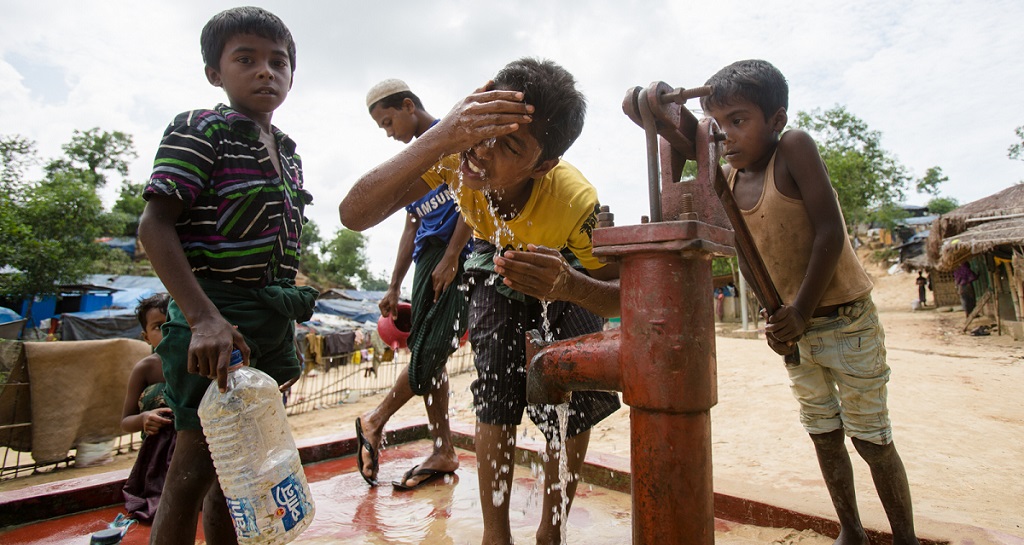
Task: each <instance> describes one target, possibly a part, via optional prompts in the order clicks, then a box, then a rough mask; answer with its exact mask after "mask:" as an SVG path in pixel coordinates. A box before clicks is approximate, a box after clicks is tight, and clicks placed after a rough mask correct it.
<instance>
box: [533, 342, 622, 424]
mask: <svg viewBox="0 0 1024 545" xmlns="http://www.w3.org/2000/svg"><path fill="white" fill-rule="evenodd" d="M620 337H621V333H620V331H619V330H617V329H613V330H609V331H601V332H598V333H591V334H590V335H584V336H582V337H573V338H572V339H568V340H564V341H558V342H555V343H546V342H544V341H543V337H541V334H540V332H539V331H537V330H531V331H528V332H527V333H526V339H527V345H526V358H527V361H528V362H529V364H528V365H529V367H528V368H527V370H526V399H527V401H529V402H530V403H544V404H551V405H556V404H560V403H567V402H568V401H569V392H572V391H574V390H602V391H616V392H618V391H622V373H621V371H620V368H619V342H620Z"/></svg>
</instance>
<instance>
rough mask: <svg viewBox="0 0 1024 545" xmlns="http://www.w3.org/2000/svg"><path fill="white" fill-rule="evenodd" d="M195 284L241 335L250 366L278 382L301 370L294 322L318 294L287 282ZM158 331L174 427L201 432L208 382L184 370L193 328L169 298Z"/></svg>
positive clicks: (305, 316) (303, 315)
mask: <svg viewBox="0 0 1024 545" xmlns="http://www.w3.org/2000/svg"><path fill="white" fill-rule="evenodd" d="M199 285H200V286H201V287H202V288H203V291H204V292H205V293H206V295H207V297H209V298H210V301H211V302H213V304H214V305H216V307H217V310H219V311H220V313H221V315H222V316H224V318H225V319H226V320H227V321H228V322H230V323H232V324H234V325H235V326H237V327H238V331H239V332H240V333H241V334H242V335H243V336H244V337H245V343H246V344H247V345H249V351H250V355H249V364H250V365H251V366H252V367H254V368H256V369H259V370H261V371H263V372H265V373H267V374H268V375H270V376H271V377H273V379H274V380H276V381H277V382H278V384H282V383H285V382H287V381H289V380H291V379H293V378H295V377H297V376H298V375H299V372H300V371H301V367H300V366H299V360H298V357H297V356H296V354H295V339H294V337H295V320H296V319H301V320H308V319H309V315H310V314H312V312H313V305H314V304H315V303H316V295H317V293H316V290H313V289H312V288H306V287H301V288H296V287H295V286H294V285H290V284H289V283H285V282H281V283H277V284H272V285H271V286H268V287H266V288H262V289H249V288H240V287H237V286H233V285H231V284H224V283H222V282H213V281H207V280H202V279H200V282H199ZM161 330H162V331H163V334H164V338H163V341H161V342H160V346H158V347H157V349H156V352H157V354H159V355H160V358H161V360H162V361H163V371H164V379H165V380H166V382H167V386H166V388H165V389H164V398H165V399H166V401H167V405H168V406H170V408H171V409H172V410H173V411H174V427H175V429H178V430H196V429H200V428H201V425H200V422H199V414H198V409H199V402H200V401H202V399H203V395H204V394H205V393H206V389H207V388H208V387H209V386H210V383H211V382H212V381H211V380H210V379H208V378H206V377H202V376H199V375H194V374H191V373H189V372H188V347H189V344H190V343H191V341H192V330H191V328H190V327H189V325H188V321H186V320H185V316H184V315H183V314H182V313H181V309H180V308H179V307H178V305H177V303H176V302H175V301H173V300H172V301H171V303H170V304H169V305H168V306H167V322H165V323H164V325H163V326H162V328H161Z"/></svg>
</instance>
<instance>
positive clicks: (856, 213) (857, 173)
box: [796, 106, 941, 225]
mask: <svg viewBox="0 0 1024 545" xmlns="http://www.w3.org/2000/svg"><path fill="white" fill-rule="evenodd" d="M796 126H797V127H799V128H801V129H804V130H806V131H807V132H809V133H811V134H812V135H813V136H814V138H815V140H816V141H817V143H818V151H819V152H820V153H821V157H822V159H823V160H824V161H825V164H826V165H827V166H828V171H829V177H830V178H831V179H832V185H833V186H834V187H835V188H836V193H837V194H838V195H839V204H840V206H841V207H842V209H843V214H844V215H845V217H846V223H847V224H848V225H855V224H857V223H863V222H866V221H869V220H870V219H871V211H872V210H879V209H881V207H882V205H885V204H889V203H895V202H899V201H901V200H902V199H903V195H904V192H905V191H906V189H907V186H908V184H909V182H910V179H911V178H910V175H909V174H908V173H907V170H906V168H905V167H904V166H903V165H901V164H900V163H899V162H898V161H897V160H896V158H895V157H894V156H893V155H891V154H890V153H889V152H888V151H886V150H885V149H883V148H882V145H881V138H882V135H881V133H880V132H878V131H875V130H871V129H870V128H868V125H867V123H865V122H864V121H863V120H861V119H860V118H858V117H857V116H855V115H853V114H851V113H850V112H848V111H847V110H846V108H845V107H844V106H835V107H833V108H831V109H829V110H826V111H824V112H821V111H820V110H813V111H811V112H810V113H808V112H798V113H797V119H796ZM939 174H940V175H941V171H939Z"/></svg>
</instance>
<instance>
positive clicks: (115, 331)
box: [61, 306, 142, 341]
mask: <svg viewBox="0 0 1024 545" xmlns="http://www.w3.org/2000/svg"><path fill="white" fill-rule="evenodd" d="M118 337H123V338H125V339H140V338H141V337H142V326H140V325H139V320H138V319H137V318H136V317H135V307H134V306H133V307H132V308H131V309H109V310H97V311H93V312H65V313H64V314H62V315H61V338H62V339H63V340H65V341H91V340H98V339H113V338H118Z"/></svg>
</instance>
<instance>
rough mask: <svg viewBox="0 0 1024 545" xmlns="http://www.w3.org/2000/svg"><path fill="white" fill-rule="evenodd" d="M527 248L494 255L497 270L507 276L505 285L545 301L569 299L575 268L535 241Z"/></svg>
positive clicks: (557, 254)
mask: <svg viewBox="0 0 1024 545" xmlns="http://www.w3.org/2000/svg"><path fill="white" fill-rule="evenodd" d="M527 249H528V250H529V251H527V252H521V251H508V252H505V253H504V254H503V255H501V256H495V257H494V270H495V271H496V272H497V273H498V274H500V275H502V276H504V277H505V280H504V282H505V285H506V286H508V287H510V288H512V289H514V290H516V291H518V292H521V293H525V294H526V295H529V296H531V297H536V298H537V299H540V300H543V301H558V300H563V299H566V294H567V293H568V288H569V285H570V283H571V282H572V274H573V272H574V271H573V269H572V267H570V266H569V263H568V262H567V261H566V260H565V258H564V257H562V254H561V253H560V252H559V251H558V250H555V249H552V248H547V247H544V246H534V245H533V244H530V245H528V246H527Z"/></svg>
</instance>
